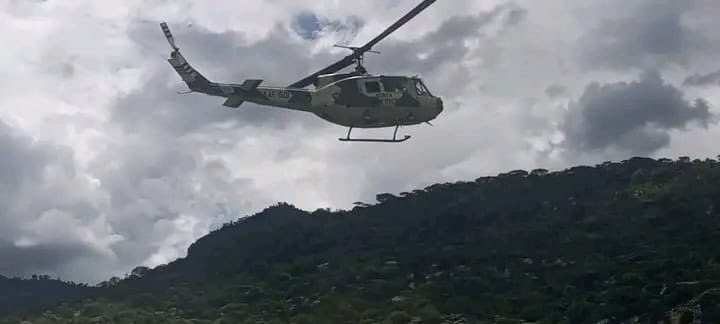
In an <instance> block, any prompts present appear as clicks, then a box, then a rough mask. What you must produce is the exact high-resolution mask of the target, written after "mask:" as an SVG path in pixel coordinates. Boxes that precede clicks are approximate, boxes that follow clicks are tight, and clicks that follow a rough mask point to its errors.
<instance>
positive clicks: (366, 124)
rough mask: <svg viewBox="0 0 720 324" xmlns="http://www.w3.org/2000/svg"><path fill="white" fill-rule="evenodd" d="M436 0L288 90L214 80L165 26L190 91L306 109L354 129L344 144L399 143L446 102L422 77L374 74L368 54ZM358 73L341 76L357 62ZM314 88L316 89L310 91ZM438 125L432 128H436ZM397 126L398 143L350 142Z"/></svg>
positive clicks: (173, 60) (232, 102)
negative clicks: (362, 132) (360, 132)
mask: <svg viewBox="0 0 720 324" xmlns="http://www.w3.org/2000/svg"><path fill="white" fill-rule="evenodd" d="M435 1H436V0H425V1H422V2H421V3H420V4H419V5H417V6H416V7H415V8H413V9H412V10H411V11H410V12H408V13H407V14H406V15H405V16H403V17H402V18H400V19H399V20H398V21H397V22H395V23H394V24H393V25H391V26H390V27H389V28H388V29H386V30H385V31H383V32H382V33H381V34H380V35H378V36H377V37H375V38H374V39H372V40H371V41H370V42H368V43H367V44H365V45H363V46H361V47H351V46H341V45H335V46H337V47H342V48H346V49H349V50H351V51H352V53H351V54H349V55H347V56H345V57H344V58H342V59H341V60H339V61H337V62H335V63H333V64H331V65H329V66H327V67H325V68H324V69H322V70H320V71H318V72H315V73H313V74H311V75H309V76H307V77H305V78H303V79H301V80H299V81H297V82H295V83H293V84H291V85H289V86H287V87H270V86H260V84H261V83H262V82H263V80H262V79H247V80H245V81H244V82H243V83H242V84H228V83H216V82H211V81H209V80H208V79H207V78H205V77H204V76H203V75H202V74H200V72H198V71H197V70H195V69H194V68H193V67H192V66H190V64H188V62H187V61H186V60H185V58H184V57H183V55H182V54H181V53H180V50H179V48H178V47H177V46H176V45H175V40H174V38H173V35H172V34H171V33H170V29H169V27H168V25H167V23H166V22H162V23H160V27H161V29H162V31H163V32H164V34H165V38H167V40H168V42H169V43H170V46H171V47H172V48H173V52H171V54H170V58H169V59H168V62H169V63H170V65H171V66H172V67H173V68H174V69H175V71H176V72H177V73H178V74H179V75H180V77H181V78H182V80H183V81H184V82H185V83H186V84H187V86H188V88H189V89H190V90H189V91H186V92H183V93H190V92H200V93H204V94H206V95H210V96H218V97H223V98H226V100H225V102H223V106H225V107H229V108H238V107H240V105H241V104H242V103H243V102H245V101H247V102H252V103H255V104H258V105H264V106H272V107H279V108H286V109H292V110H298V111H305V112H310V113H313V114H315V115H316V116H318V117H320V118H322V119H324V120H326V121H329V122H331V123H334V124H337V125H341V126H346V127H349V129H348V132H347V136H346V137H345V138H339V140H340V141H352V142H388V143H399V142H404V141H406V140H408V139H409V138H410V135H405V137H404V138H402V139H398V138H397V131H398V128H399V127H400V126H408V125H416V124H420V123H427V124H430V121H431V120H433V119H435V118H436V117H437V116H438V115H439V114H440V113H441V112H442V111H443V101H442V99H441V98H439V97H436V96H434V95H433V94H432V93H430V91H429V90H428V88H427V87H426V86H425V84H424V83H423V81H422V80H421V79H420V78H419V77H417V76H412V77H409V76H401V75H375V74H369V73H368V72H367V69H366V68H365V67H364V66H363V56H364V54H365V53H366V52H370V53H379V52H376V51H372V47H373V46H374V45H375V44H377V43H378V42H380V40H382V39H383V38H385V37H387V36H388V35H390V34H391V33H392V32H394V31H395V30H397V29H398V28H400V26H402V25H403V24H405V23H406V22H408V21H409V20H410V19H412V18H413V17H415V16H416V15H417V14H419V13H420V12H421V11H423V10H424V9H425V8H427V7H428V6H430V5H431V4H432V3H434V2H435ZM353 63H354V64H355V70H354V71H351V72H347V73H336V72H338V71H340V70H342V69H344V68H346V67H348V66H350V65H352V64H353ZM309 85H313V86H314V89H307V88H306V87H307V86H309ZM430 125H432V124H430ZM393 126H394V127H395V132H394V133H393V137H392V139H380V138H350V133H351V132H352V130H353V128H381V127H393Z"/></svg>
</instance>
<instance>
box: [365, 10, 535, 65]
mask: <svg viewBox="0 0 720 324" xmlns="http://www.w3.org/2000/svg"><path fill="white" fill-rule="evenodd" d="M525 15H526V12H525V10H524V9H522V8H518V7H515V6H514V5H500V6H497V7H495V8H493V9H492V10H490V11H487V12H479V13H474V14H470V15H465V16H453V17H450V18H449V19H447V20H445V21H444V22H443V23H442V24H441V25H440V27H439V28H438V29H437V30H434V31H432V32H430V33H428V34H427V35H425V36H424V37H422V38H420V39H417V40H413V41H397V42H385V43H381V44H379V45H376V46H375V47H374V48H373V49H375V50H378V51H380V52H381V54H380V55H379V56H375V55H368V56H367V62H372V63H367V65H368V66H369V69H370V70H372V71H383V72H385V71H387V72H390V73H410V74H414V73H420V74H424V75H428V74H431V73H433V72H435V71H437V70H438V69H439V68H441V67H442V66H444V65H446V64H456V63H457V62H458V61H460V59H462V58H463V57H464V56H465V55H467V54H468V52H469V50H470V49H469V48H468V47H467V46H466V45H465V41H467V40H477V39H482V38H484V37H485V36H484V35H483V33H484V27H486V26H488V25H490V24H492V23H496V22H500V24H501V25H502V27H503V28H506V27H510V26H514V25H517V24H519V23H520V22H522V20H523V18H524V17H525ZM403 28H412V25H411V23H408V24H407V25H405V26H404V27H403ZM420 54H426V55H425V56H424V57H420Z"/></svg>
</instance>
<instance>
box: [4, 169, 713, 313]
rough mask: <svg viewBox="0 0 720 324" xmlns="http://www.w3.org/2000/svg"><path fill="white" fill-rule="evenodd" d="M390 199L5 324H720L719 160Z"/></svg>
mask: <svg viewBox="0 0 720 324" xmlns="http://www.w3.org/2000/svg"><path fill="white" fill-rule="evenodd" d="M377 198H378V201H379V203H377V204H370V205H368V204H360V203H359V204H358V206H357V207H356V208H354V209H352V210H349V211H329V210H317V211H314V212H305V211H301V210H298V209H296V208H294V207H293V206H291V205H288V204H278V205H276V206H273V207H270V208H268V209H266V210H264V211H263V212H260V213H258V214H257V215H253V216H251V217H247V218H243V219H241V220H238V221H236V222H233V223H231V224H226V225H225V226H224V227H222V228H221V229H218V230H216V231H214V232H212V233H210V234H208V235H207V236H205V237H203V238H201V239H199V240H198V241H197V242H196V243H194V244H193V245H192V246H190V248H189V250H188V255H187V257H186V258H183V259H180V260H177V261H175V262H172V263H170V264H168V265H164V266H160V267H158V268H155V269H144V268H142V269H139V270H138V271H137V272H138V273H136V274H135V275H132V276H130V277H129V278H128V279H125V280H121V281H119V282H113V283H108V284H107V285H106V286H107V287H105V288H99V289H100V293H99V294H100V297H95V298H91V299H86V300H83V301H79V302H73V303H67V304H65V305H63V306H62V307H56V308H53V309H51V310H49V311H46V312H44V313H35V314H30V315H16V316H14V317H6V318H5V322H7V323H16V322H17V321H18V320H20V319H21V318H24V319H28V320H30V321H31V322H32V323H50V322H53V323H56V322H65V321H67V322H69V321H70V320H74V323H90V322H92V321H96V322H97V321H99V322H101V323H107V322H115V323H163V322H172V323H302V324H304V323H308V324H310V323H313V324H314V323H483V322H488V323H491V322H504V323H522V322H523V321H526V322H541V323H598V322H600V321H602V320H606V322H605V323H617V322H620V321H621V320H628V321H635V320H636V321H637V322H639V323H657V322H658V321H668V323H669V320H671V319H674V320H676V321H678V322H680V323H689V322H690V321H691V320H692V319H696V320H700V321H701V322H702V323H720V294H718V293H716V291H718V290H720V249H719V248H718V247H717V245H718V244H719V243H720V230H719V229H720V162H718V161H716V160H709V159H708V160H703V161H701V160H690V159H689V158H680V159H679V160H669V159H660V160H653V159H648V158H632V159H629V160H626V161H622V162H618V163H610V162H607V163H603V164H601V165H597V166H579V167H574V168H571V169H568V170H563V171H558V172H548V171H547V170H542V169H538V170H533V171H530V172H526V171H522V170H517V171H513V172H509V173H505V174H500V175H498V176H494V177H482V178H478V179H476V180H474V181H469V182H459V183H445V184H436V185H433V186H430V187H427V188H425V189H423V190H415V191H413V192H403V193H399V194H387V193H386V194H380V195H378V197H377ZM140 270H142V271H140ZM0 322H2V321H1V320H0Z"/></svg>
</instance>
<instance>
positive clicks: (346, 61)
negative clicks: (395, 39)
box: [289, 0, 437, 88]
mask: <svg viewBox="0 0 720 324" xmlns="http://www.w3.org/2000/svg"><path fill="white" fill-rule="evenodd" d="M435 1H437V0H424V1H423V2H421V3H420V4H419V5H417V6H416V7H415V8H413V9H412V10H410V12H408V13H407V14H405V16H403V17H402V18H400V19H399V20H398V21H396V22H395V23H394V24H392V25H391V26H390V27H388V28H387V29H386V30H385V31H383V32H382V33H381V34H380V35H378V36H377V37H375V38H373V39H372V40H371V41H370V42H368V43H367V44H365V45H364V46H363V47H360V48H358V49H357V51H356V52H355V53H353V54H350V55H348V56H345V57H344V58H343V59H341V60H339V61H337V62H335V63H333V64H332V65H330V66H328V67H326V68H324V69H322V70H320V71H317V72H315V73H313V74H311V75H309V76H307V77H305V78H303V79H302V80H299V81H297V82H295V83H293V84H291V85H290V86H289V87H291V88H303V87H306V86H308V85H310V84H312V83H313V82H314V81H315V80H316V79H317V77H318V76H319V75H322V74H328V73H334V72H337V71H340V70H342V69H344V68H346V67H348V66H350V65H352V64H353V63H354V59H355V57H356V55H362V54H363V53H365V52H367V51H370V49H372V47H373V46H374V45H375V44H377V43H378V42H380V41H381V40H382V39H383V38H385V37H387V36H388V35H390V34H391V33H392V32H394V31H395V30H397V29H398V28H400V27H401V26H402V25H404V24H405V23H407V22H408V21H409V20H410V19H412V18H413V17H415V16H417V15H418V14H419V13H420V12H422V11H423V10H425V8H427V7H429V6H430V5H431V4H433V2H435Z"/></svg>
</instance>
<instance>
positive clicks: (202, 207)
mask: <svg viewBox="0 0 720 324" xmlns="http://www.w3.org/2000/svg"><path fill="white" fill-rule="evenodd" d="M418 3H419V1H418V0H374V1H361V2H354V3H353V4H352V5H349V4H348V2H347V1H339V0H314V1H309V0H292V1H290V0H247V1H242V2H240V1H229V0H217V1H213V2H212V4H210V3H209V2H207V1H199V0H178V1H173V2H169V1H161V0H150V1H141V0H104V1H101V2H99V1H91V0H63V1H60V0H45V1H41V0H34V1H31V0H0V42H2V43H3V44H5V45H4V46H3V50H2V51H0V71H2V72H3V73H2V75H3V78H2V79H0V170H1V172H0V221H1V222H2V224H3V226H1V227H0V260H1V261H0V274H2V275H6V276H28V275H31V274H35V273H42V274H49V275H51V276H53V277H60V278H62V279H65V280H72V281H76V282H87V283H91V284H94V283H97V282H99V281H102V280H106V279H108V278H109V277H111V276H122V275H123V274H125V273H128V272H130V270H131V269H132V268H134V267H135V266H139V265H145V266H151V267H152V266H156V265H160V264H164V263H167V262H170V261H172V260H174V259H176V258H179V257H183V256H184V255H185V253H186V249H187V247H188V246H189V244H191V243H192V242H194V241H195V240H196V239H197V238H199V237H201V236H203V235H205V234H207V233H208V231H209V230H211V229H214V228H217V227H218V226H220V225H221V224H223V223H225V222H228V221H230V220H234V219H237V218H239V217H243V216H247V215H251V214H253V213H255V212H258V211H260V210H262V209H263V208H265V207H267V206H269V205H272V204H275V203H277V202H289V203H292V204H294V205H295V206H297V207H299V208H302V209H305V210H315V209H317V208H331V209H347V208H351V207H352V204H353V202H356V201H364V202H373V201H374V198H375V195H376V194H378V193H383V192H389V193H399V192H403V191H411V190H413V189H421V188H424V187H426V186H429V185H431V184H433V183H438V182H453V181H468V180H473V179H475V178H477V177H481V176H488V175H496V174H498V173H501V172H507V171H510V170H515V169H525V170H531V169H534V168H546V169H550V170H560V169H563V168H567V167H571V166H574V165H581V164H582V165H593V164H597V163H601V162H603V161H620V160H624V159H628V158H630V157H632V156H649V157H655V158H660V157H668V158H677V157H679V156H691V157H692V158H701V159H704V158H715V157H716V156H717V155H718V154H720V152H719V151H718V150H717V149H716V147H717V144H716V139H717V138H718V135H720V125H718V118H717V116H718V113H719V112H720V110H719V108H718V105H720V63H718V62H717V59H716V58H717V56H716V55H715V53H717V52H718V47H719V46H720V35H719V34H718V33H717V32H716V31H717V30H718V29H720V20H717V19H714V18H716V17H718V16H720V2H717V1H713V0H695V1H675V0H629V1H628V0H625V1H620V0H586V1H571V0H552V1H550V0H542V1H536V0H517V1H501V0H452V1H450V0H439V1H437V2H436V3H435V4H433V5H432V6H430V7H429V8H428V9H426V10H425V11H424V12H422V13H421V14H420V15H418V16H417V17H416V18H415V19H414V20H412V21H411V22H409V23H407V24H406V25H405V26H403V27H402V28H401V29H399V30H398V31H397V32H396V33H394V34H392V35H391V36H390V37H388V38H387V39H385V40H384V41H383V42H381V43H379V44H378V45H376V46H375V47H374V50H377V51H380V52H381V53H380V54H377V55H376V54H368V55H366V58H365V66H366V67H367V68H368V70H369V71H370V72H371V73H384V74H403V75H415V74H418V75H419V76H420V77H422V78H423V80H424V81H425V83H426V84H427V86H428V87H429V88H430V90H431V91H432V92H433V94H436V95H439V96H441V97H443V100H444V102H445V106H446V108H445V110H444V112H443V113H442V114H441V115H440V116H439V117H438V119H436V120H435V121H433V126H429V125H418V126H412V127H404V128H401V129H400V131H399V135H404V134H409V135H412V138H411V139H410V140H408V141H406V142H404V143H402V144H377V143H346V142H339V141H338V140H337V138H339V137H343V136H344V135H345V132H346V129H345V128H343V127H340V126H337V125H333V124H330V123H328V122H325V121H323V120H321V119H320V118H318V117H316V116H314V115H312V114H309V113H304V112H297V111H289V110H284V109H274V108H271V107H262V106H257V105H253V104H248V103H246V104H244V105H243V106H242V107H241V108H240V109H228V108H225V107H223V106H222V105H221V104H222V101H223V100H222V98H217V97H210V96H205V95H202V94H178V93H177V92H180V91H185V90H186V89H187V88H186V87H185V85H184V83H182V81H181V79H180V78H179V76H177V74H175V72H174V70H173V69H172V67H171V66H170V65H169V63H168V62H167V61H166V59H167V58H168V55H169V53H170V47H169V46H168V44H167V42H166V41H165V39H164V37H163V34H162V32H161V30H160V27H159V23H160V22H161V21H167V22H168V24H169V25H170V28H171V29H172V30H173V33H174V34H175V40H176V42H177V44H178V46H179V47H180V48H181V50H182V51H183V53H184V55H185V57H186V58H187V59H188V61H189V62H190V63H191V64H192V65H193V66H194V67H195V68H196V69H198V70H200V71H201V72H202V73H203V74H204V75H205V76H206V77H208V78H209V79H211V80H213V81H216V82H237V83H239V82H241V81H242V80H244V79H248V78H251V79H254V78H260V79H264V80H265V83H264V84H267V85H278V86H282V85H287V84H290V83H292V82H294V81H296V80H299V79H301V78H302V77H304V76H306V75H307V74H309V73H312V72H315V71H316V70H318V69H320V68H322V67H324V66H326V65H328V64H330V63H332V62H334V61H335V60H337V59H339V58H341V57H342V56H344V55H346V54H347V52H346V50H345V49H340V48H334V47H333V46H332V45H333V44H336V43H337V44H345V45H356V46H359V45H362V44H363V43H364V42H365V41H368V40H370V39H371V38H373V37H374V36H375V35H376V34H378V33H380V32H381V31H382V30H383V29H385V28H386V27H387V26H389V25H390V24H392V23H393V22H394V21H395V20H396V19H398V18H399V17H401V16H402V15H404V14H405V13H406V12H407V11H408V10H410V9H411V8H412V7H414V6H415V5H416V4H418ZM391 132H392V129H377V130H354V131H353V134H354V135H355V136H363V137H366V136H391Z"/></svg>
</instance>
